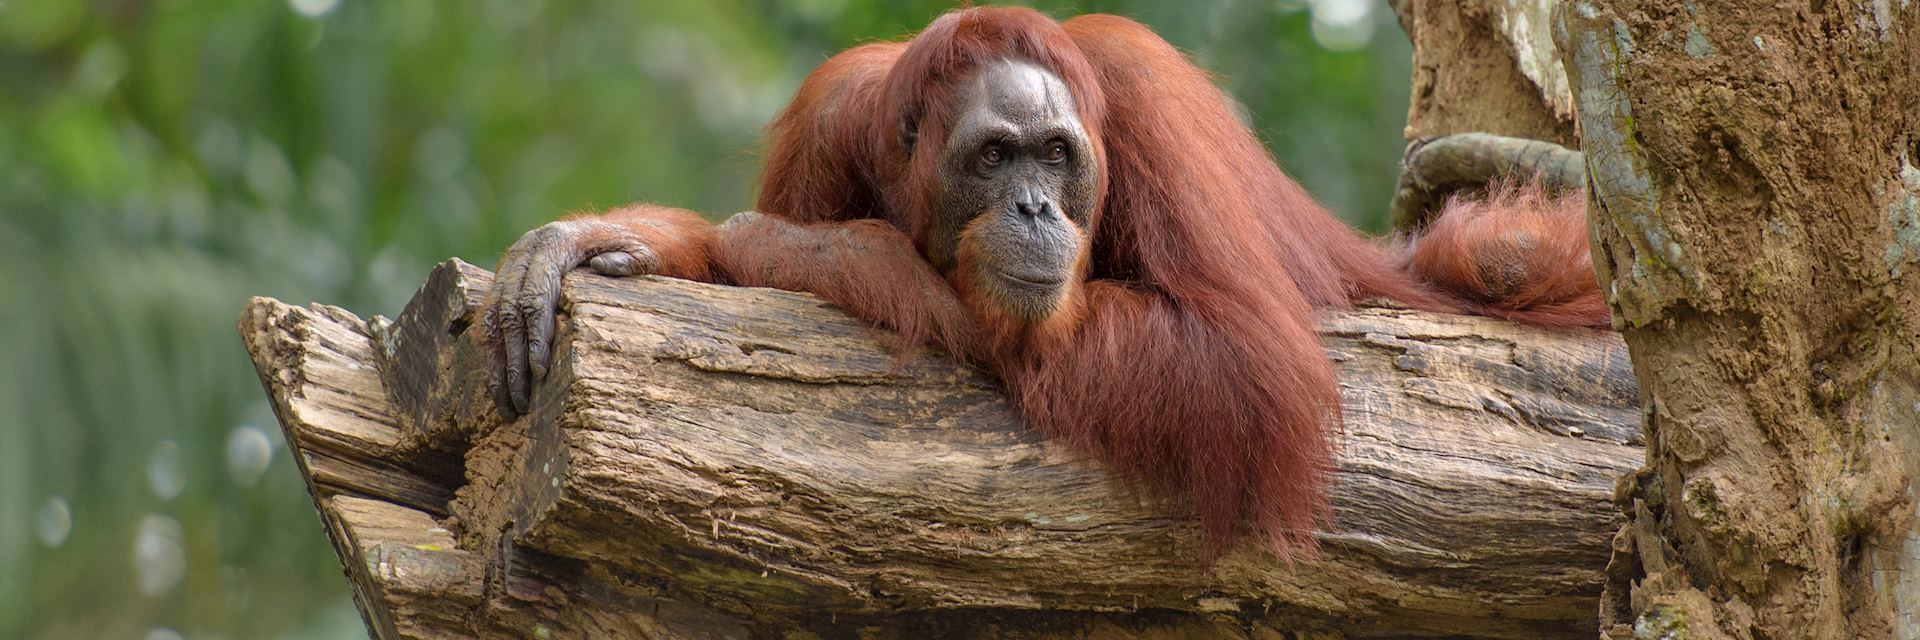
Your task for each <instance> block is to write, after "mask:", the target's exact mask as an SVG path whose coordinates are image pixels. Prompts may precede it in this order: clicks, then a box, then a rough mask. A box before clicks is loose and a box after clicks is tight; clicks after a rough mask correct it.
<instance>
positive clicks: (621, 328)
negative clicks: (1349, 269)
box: [241, 262, 1642, 639]
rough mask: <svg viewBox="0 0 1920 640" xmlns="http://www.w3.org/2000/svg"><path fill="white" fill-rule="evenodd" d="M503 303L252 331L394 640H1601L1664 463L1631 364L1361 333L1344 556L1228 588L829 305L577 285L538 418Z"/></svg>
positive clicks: (452, 266)
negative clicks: (1648, 471)
mask: <svg viewBox="0 0 1920 640" xmlns="http://www.w3.org/2000/svg"><path fill="white" fill-rule="evenodd" d="M490 277H491V275H490V274H488V273H486V272H485V271H481V270H479V269H475V268H473V267H471V266H469V265H464V264H461V263H458V262H450V263H448V264H445V265H442V267H441V268H439V269H437V270H436V271H435V273H434V275H433V277H432V278H431V279H430V280H429V282H428V283H427V284H426V285H424V286H423V287H422V288H421V290H420V292H419V293H418V294H417V295H416V297H415V299H414V301H413V302H412V303H411V304H409V306H408V308H407V310H406V312H405V313H403V314H401V316H400V317H399V318H398V319H397V320H395V321H392V322H388V321H386V320H384V319H381V318H377V317H376V318H374V319H373V320H372V321H367V322H363V321H361V320H360V319H358V318H356V317H353V316H352V315H350V314H347V313H345V312H344V311H341V310H339V309H336V308H333V307H325V306H315V307H312V308H310V309H306V308H297V307H290V306H287V305H284V304H281V303H279V302H275V301H272V300H266V299H256V300H255V301H254V302H253V303H252V304H250V305H249V307H248V309H247V311H246V313H245V314H244V316H243V318H242V319H241V331H242V333H243V335H244V336H245V338H246V341H247V345H248V348H249V350H250V352H251V353H252V354H253V357H254V361H255V364H256V366H257V367H258V369H259V371H260V375H261V380H262V382H263V383H264V384H265V386H266V388H267V391H268V393H269V395H270V397H271V398H272V400H273V404H274V408H275V411H276V414H277V415H278V416H279V418H280V421H281V424H282V426H283V427H284V429H285V431H286V434H287V437H288V440H289V442H290V443H291V444H292V446H293V447H294V449H295V450H296V452H297V456H296V459H297V460H298V461H299V462H300V467H301V470H302V472H303V473H304V474H305V476H306V477H307V479H308V483H309V487H310V489H311V491H312V494H313V498H314V501H315V504H316V506H317V507H318V508H319V510H320V513H321V518H322V521H323V523H324V524H325V525H326V528H327V530H328V532H329V534H330V536H331V537H332V539H333V541H334V544H335V547H336V550H337V551H338V553H339V554H340V557H341V560H342V563H343V565H344V566H345V567H346V569H347V573H348V577H349V579H350V580H351V582H352V583H353V587H354V593H355V596H356V599H357V600H358V602H359V604H360V605H361V608H362V611H363V613H364V614H365V615H366V617H367V621H368V624H369V627H370V628H371V629H373V631H374V633H375V635H376V636H378V637H380V638H437V637H477V638H524V637H537V638H546V637H562V638H566V637H596V638H598V637H646V638H746V637H773V638H782V637H786V638H813V637H848V636H855V635H857V636H860V637H875V638H891V637H920V636H922V635H926V634H927V632H928V631H933V632H935V633H934V635H936V636H938V637H955V638H1068V637H1072V638H1084V637H1099V638H1134V637H1158V638H1171V637H1179V638H1189V637H1193V638H1200V637H1218V638H1270V639H1271V638H1283V637H1297V638H1305V637H1311V638H1338V637H1352V638H1363V637H1434V636H1440V637H1466V638H1583V637H1589V638H1590V637H1592V636H1593V630H1594V624H1593V612H1594V608H1593V607H1594V602H1595V601H1596V599H1597V598H1598V597H1599V591H1600V585H1601V583H1602V577H1603V570H1604V568H1605V565H1606V562H1607V558H1608V555H1609V553H1610V547H1609V544H1610V540H1611V539H1612V536H1613V534H1614V532H1615V531H1617V530H1618V529H1619V526H1620V522H1621V519H1620V518H1619V516H1618V515H1617V514H1618V511H1617V509H1615V508H1614V507H1613V506H1612V494H1613V490H1614V489H1613V487H1614V482H1615V478H1617V477H1618V476H1620V475H1621V474H1623V473H1625V472H1627V471H1628V470H1630V469H1632V468H1633V467H1634V466H1636V465H1637V464H1638V463H1639V460H1640V459H1641V455H1642V454H1641V449H1640V446H1639V436H1638V428H1637V424H1636V423H1637V417H1636V415H1637V414H1636V412H1635V411H1634V409H1633V402H1634V399H1635V397H1636V391H1635V389H1634V386H1633V381H1632V378H1631V376H1630V375H1629V374H1628V371H1627V367H1628V364H1627V362H1626V360H1625V357H1624V348H1623V347H1622V346H1621V344H1620V342H1619V341H1618V339H1617V338H1616V337H1615V336H1612V335H1607V334H1581V335H1569V334H1554V333H1548V332H1542V331H1536V330H1531V329H1527V328H1523V327H1517V326H1514V325H1509V324H1505V323H1501V322H1497V321H1491V320H1486V319H1480V318H1470V317H1455V316H1437V315H1431V314H1424V313H1416V312H1409V311H1402V310H1391V309H1367V310H1361V311H1357V312H1354V313H1350V314H1341V315H1335V316H1332V317H1329V318H1327V319H1326V320H1325V321H1324V323H1323V333H1324V336H1325V339H1326V345H1327V351H1328V354H1329V356H1330V357H1332V358H1333V359H1334V360H1335V361H1336V362H1337V363H1338V365H1339V368H1340V372H1339V373H1340V379H1341V382H1342V395H1343V398H1344V401H1345V411H1346V416H1347V425H1346V429H1345V431H1344V432H1343V433H1342V434H1341V440H1340V461H1339V464H1340V466H1339V470H1338V477H1337V479H1336V483H1335V487H1336V488H1335V490H1334V491H1335V492H1334V496H1333V504H1334V510H1335V519H1334V523H1333V525H1332V526H1331V527H1330V528H1329V529H1328V530H1326V531H1323V532H1320V533H1319V539H1320V544H1321V549H1322V553H1321V555H1320V556H1319V557H1315V558H1308V559H1300V560H1296V561H1295V562H1293V563H1292V564H1288V563H1287V562H1285V561H1282V560H1280V559H1278V558H1275V557H1273V556H1272V555H1270V554H1269V553H1267V552H1264V551H1260V550H1257V549H1252V548H1239V549H1236V550H1234V551H1233V552H1231V553H1229V554H1228V555H1227V556H1226V557H1224V558H1222V559H1221V560H1220V561H1219V562H1218V563H1217V564H1215V565H1213V566H1211V567H1209V566H1207V565H1205V564H1203V563H1201V562H1200V560H1199V559H1198V552H1199V550H1198V548H1197V545H1196V543H1197V542H1198V537H1199V536H1198V534H1197V531H1196V529H1195V527H1194V526H1193V525H1192V523H1191V521H1190V518H1189V517H1188V516H1186V515H1185V513H1184V511H1183V510H1182V509H1181V508H1180V506H1179V505H1177V504H1160V503H1159V501H1156V500H1153V499H1151V497H1150V496H1140V495H1138V494H1136V493H1134V492H1132V491H1129V490H1128V489H1127V488H1126V487H1121V486H1115V485H1114V484H1113V482H1112V481H1111V480H1110V479H1109V477H1108V476H1107V475H1106V474H1105V473H1104V472H1103V471H1102V470H1101V469H1099V468H1098V467H1097V466H1096V465H1095V464H1094V463H1091V462H1088V461H1084V460H1075V459H1072V458H1070V457H1068V456H1067V455H1065V454H1064V453H1063V452H1062V451H1061V450H1060V449H1058V448H1056V447H1053V446H1051V445H1048V444H1046V443H1044V442H1041V441H1038V440H1037V439H1035V438H1034V437H1033V436H1031V435H1029V434H1027V433H1026V432H1025V430H1024V429H1022V428H1021V427H1020V425H1019V423H1018V420H1017V419H1016V418H1015V417H1014V416H1013V414H1012V413H1011V412H1010V410H1009V408H1008V406H1007V405H1006V403H1005V401H1004V399H1003V398H1002V397H1001V395H1000V392H999V390H998V388H997V386H996V384H995V383H994V382H993V381H992V380H991V379H990V378H988V377H986V376H984V375H982V374H981V373H980V372H977V371H974V370H971V369H968V368H966V367H963V366H960V365H958V364H955V363H953V362H951V361H949V360H948V359H946V358H945V357H942V356H940V355H938V354H929V355H922V356H919V357H916V358H913V359H911V360H908V361H906V362H904V363H902V362H900V361H898V360H896V359H895V358H894V357H893V356H892V355H891V354H889V353H887V352H886V350H884V349H883V348H881V347H879V346H878V343H876V341H875V340H873V338H874V337H875V336H874V332H872V331H869V330H866V329H863V328H861V327H860V326H859V325H857V324H856V323H854V322H853V321H851V320H850V319H848V318H847V317H846V316H844V315H843V314H841V313H840V312H839V311H837V310H835V309H833V308H832V307H830V306H828V305H825V304H823V303H821V302H820V301H819V300H818V299H817V298H814V297H812V296H808V295H802V294H793V293H785V292H778V291H771V290H764V289H741V288H731V287H719V286H712V285H704V284H697V283H691V282H685V281H678V280H670V279H664V278H635V279H625V280H612V279H606V278H600V277H597V276H593V275H590V274H586V273H576V274H573V275H571V276H569V278H568V279H567V282H566V285H565V289H564V293H565V300H566V306H565V310H566V312H567V313H566V315H565V316H563V318H562V320H561V327H562V333H561V338H560V340H559V341H558V345H557V350H556V353H557V354H558V356H557V361H556V364H555V366H554V368H553V370H552V373H550V374H549V377H548V378H547V380H545V381H544V383H543V384H542V386H541V388H540V389H539V390H538V393H537V402H536V408H535V411H534V412H533V414H532V415H530V416H527V417H524V418H522V419H520V420H517V421H514V422H512V423H504V424H503V423H501V422H500V421H499V420H498V417H497V415H496V414H495V413H494V412H493V410H492V408H491V406H490V404H489V403H488V400H487V396H486V394H485V393H484V389H483V388H482V386H481V385H482V384H483V380H484V374H483V373H482V372H481V369H480V359H479V355H478V354H479V352H478V351H477V350H476V346H475V345H474V344H472V342H471V340H472V338H471V336H470V335H469V334H470V333H477V332H468V331H466V329H467V327H468V326H469V325H471V324H472V322H473V309H474V307H475V305H476V304H477V296H478V292H479V291H481V290H484V287H485V286H486V284H487V282H488V281H489V279H490ZM1281 630H1284V631H1285V633H1286V634H1292V635H1284V634H1282V632H1281Z"/></svg>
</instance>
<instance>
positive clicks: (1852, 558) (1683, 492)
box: [1558, 0, 1920, 639]
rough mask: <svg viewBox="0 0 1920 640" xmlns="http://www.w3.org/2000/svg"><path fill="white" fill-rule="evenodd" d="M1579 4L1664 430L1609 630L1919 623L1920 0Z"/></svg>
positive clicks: (1604, 153)
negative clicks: (1915, 494) (1915, 498)
mask: <svg viewBox="0 0 1920 640" xmlns="http://www.w3.org/2000/svg"><path fill="white" fill-rule="evenodd" d="M1561 14H1562V15H1561V22H1560V23H1559V28H1558V37H1559V38H1560V40H1561V42H1560V45H1561V50H1562V51H1564V52H1566V54H1565V59H1566V66H1567V71H1568V76H1569V78H1570V79H1571V81H1572V86H1573V87H1574V93H1575V95H1576V96H1577V102H1578V105H1579V112H1580V125H1581V129H1582V131H1583V135H1584V142H1585V146H1586V149H1585V151H1586V154H1587V167H1588V172H1589V183H1590V184H1591V185H1592V187H1591V189H1592V190H1591V197H1590V200H1589V201H1590V203H1591V206H1590V207H1589V209H1590V215H1591V218H1592V230H1593V235H1594V247H1595V262H1596V266H1597V268H1598V269H1599V271H1600V276H1601V280H1602V282H1603V283H1606V284H1607V285H1608V290H1609V291H1610V292H1611V295H1610V302H1611V304H1612V305H1613V310H1614V318H1615V322H1616V324H1617V325H1619V326H1620V327H1621V328H1622V330H1623V331H1624V335H1625V338H1626V342H1627V345H1628V348H1629V350H1630V351H1631V352H1632V356H1633V365H1634V366H1633V368H1634V371H1635V373H1636V374H1637V375H1638V378H1639V380H1640V394H1641V404H1642V406H1643V407H1644V414H1643V415H1645V416H1646V425H1647V433H1648V435H1649V441H1650V446H1649V448H1648V452H1647V455H1648V468H1647V469H1645V470H1644V471H1643V472H1641V473H1639V474H1638V475H1637V476H1635V477H1634V478H1632V479H1631V480H1630V481H1629V482H1627V483H1624V484H1623V499H1624V500H1625V506H1626V507H1627V511H1628V514H1629V516H1630V522H1629V524H1628V526H1627V527H1626V528H1625V529H1623V530H1622V531H1621V532H1620V535H1619V537H1618V538H1617V539H1616V541H1615V543H1614V549H1615V554H1614V559H1613V564H1612V565H1611V566H1610V567H1609V570H1608V580H1609V581H1608V584H1607V594H1606V596H1605V599H1604V601H1603V603H1602V609H1601V615H1602V622H1603V625H1604V627H1603V628H1604V630H1605V632H1606V634H1607V635H1608V636H1609V637H1617V638H1627V637H1634V638H1683V637H1684V638H1690V639H1699V638H1743V639H1744V638H1890V637H1893V638H1915V637H1920V611H1917V610H1920V530H1916V522H1917V520H1916V518H1915V517H1914V514H1915V512H1914V509H1915V504H1914V501H1913V492H1914V490H1915V487H1914V486H1913V483H1914V479H1915V478H1916V477H1920V476H1916V471H1920V455H1917V454H1920V356H1916V351H1917V350H1920V169H1916V168H1915V166H1914V163H1915V162H1920V3H1912V2H1908V1H1907V0H1871V1H1867V2H1813V3H1811V4H1810V5H1809V4H1804V3H1803V4H1795V5H1792V6H1788V5H1764V6H1762V5H1753V4H1748V3H1732V2H1693V1H1691V0H1622V1H1618V2H1589V1H1581V2H1575V3H1572V4H1570V5H1568V6H1567V7H1565V8H1563V10H1562V12H1561Z"/></svg>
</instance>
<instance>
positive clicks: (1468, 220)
mask: <svg viewBox="0 0 1920 640" xmlns="http://www.w3.org/2000/svg"><path fill="white" fill-rule="evenodd" d="M1586 224H1587V216H1586V203H1585V200H1584V199H1583V197H1582V195H1581V194H1579V193H1570V194H1563V195H1559V196H1553V195H1549V194H1547V193H1545V192H1543V191H1542V190H1541V188H1540V186H1539V184H1537V183H1526V184H1511V183H1509V184H1499V185H1495V186H1494V187H1493V188H1491V189H1490V190H1489V192H1488V195H1486V196H1485V197H1481V198H1473V199H1463V198H1453V199H1450V200H1449V201H1448V202H1447V204H1446V206H1445V207H1444V208H1442V209H1441V213H1440V215H1439V216H1438V217H1436V218H1435V219H1434V221H1433V222H1432V223H1430V224H1428V225H1427V227H1426V228H1425V229H1423V230H1421V231H1420V233H1418V234H1416V235H1414V236H1412V237H1411V238H1409V239H1408V240H1406V241H1404V242H1403V243H1401V244H1400V245H1399V246H1398V247H1396V251H1395V253H1397V254H1398V255H1399V258H1400V260H1401V262H1402V263H1403V264H1404V265H1405V268H1406V269H1407V270H1408V271H1409V272H1412V273H1415V274H1418V275H1420V276H1422V277H1424V278H1426V279H1427V280H1428V281H1431V282H1433V283H1434V284H1436V285H1438V286H1440V287H1441V288H1443V289H1445V290H1447V291H1449V292H1452V293H1453V294H1455V295H1457V296H1459V297H1460V298H1461V299H1462V301H1463V304H1464V305H1465V306H1467V307H1469V308H1470V309H1472V310H1473V311H1474V312H1476V313H1479V314H1482V315H1488V316H1494V317H1497V318H1505V319H1508V320H1511V321H1514V322H1520V323H1524V324H1531V325H1535V326H1541V327H1550V328H1576V327H1588V328H1602V329H1603V328H1606V327H1608V326H1609V317H1608V312H1607V304H1606V301H1605V300H1604V299H1602V298H1601V296H1600V284H1599V281H1598V280H1597V279H1595V277H1594V274H1593V262H1592V256H1591V254H1590V253H1589V251H1590V249H1589V247H1588V242H1587V228H1586Z"/></svg>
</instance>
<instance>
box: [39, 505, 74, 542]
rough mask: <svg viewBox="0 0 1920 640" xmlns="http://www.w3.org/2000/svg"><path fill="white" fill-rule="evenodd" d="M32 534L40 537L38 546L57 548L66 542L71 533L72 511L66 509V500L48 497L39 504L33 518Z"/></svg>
mask: <svg viewBox="0 0 1920 640" xmlns="http://www.w3.org/2000/svg"><path fill="white" fill-rule="evenodd" d="M33 532H34V534H35V535H38V536H40V544H44V545H47V546H49V547H58V546H60V545H61V544H62V543H64V542H66V541H67V535H68V534H71V533H73V510H72V509H70V508H68V507H67V499H66V498H62V497H60V496H49V497H47V501H46V502H44V503H41V504H40V512H39V513H38V514H36V515H35V516H34V519H33Z"/></svg>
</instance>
